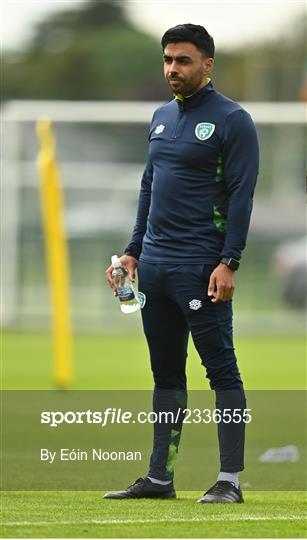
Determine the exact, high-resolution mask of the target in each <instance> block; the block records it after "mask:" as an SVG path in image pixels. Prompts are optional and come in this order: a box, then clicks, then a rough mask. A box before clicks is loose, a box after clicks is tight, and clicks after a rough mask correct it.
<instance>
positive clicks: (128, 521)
mask: <svg viewBox="0 0 307 540" xmlns="http://www.w3.org/2000/svg"><path fill="white" fill-rule="evenodd" d="M302 519H303V516H295V515H289V516H285V515H281V516H278V515H277V516H271V517H268V516H234V515H232V514H229V515H227V514H225V515H223V516H221V515H217V516H204V517H195V518H186V519H185V518H178V519H172V518H170V519H168V518H165V519H92V520H84V521H56V522H54V521H6V522H5V521H4V522H2V525H3V526H16V527H18V526H22V525H29V526H33V525H37V526H48V525H53V526H54V525H137V524H143V523H144V524H146V523H170V522H173V523H178V522H180V523H192V522H200V523H201V522H205V521H301V520H302Z"/></svg>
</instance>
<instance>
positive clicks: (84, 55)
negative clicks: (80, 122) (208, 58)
mask: <svg viewBox="0 0 307 540" xmlns="http://www.w3.org/2000/svg"><path fill="white" fill-rule="evenodd" d="M305 26H306V25H305V22H304V20H303V19H298V20H297V21H296V24H295V28H293V33H289V34H288V35H286V36H284V35H282V36H280V37H279V38H278V39H277V40H275V41H273V40H272V41H270V42H265V43H263V42H261V41H260V40H259V42H255V44H254V45H253V46H244V47H242V48H240V49H236V50H218V51H217V55H216V67H215V69H214V73H213V78H214V82H215V85H216V87H217V88H219V89H220V90H221V91H222V92H223V93H225V94H226V95H229V96H230V97H231V98H233V99H237V100H246V101H248V100H250V101H270V100H272V101H296V100H297V99H300V98H301V97H302V96H303V93H304V43H305V30H306V28H305ZM161 31H162V29H161ZM2 73H3V84H2V99H4V100H7V99H12V98H15V99H16V98H18V99H69V100H101V99H109V100H110V99H115V100H116V99H121V100H122V99H128V100H164V99H165V100H166V99H169V90H168V88H167V86H166V85H165V83H164V81H163V77H162V65H161V47H160V44H159V40H158V39H155V38H154V37H152V36H149V35H147V34H146V33H145V32H141V31H139V30H137V29H136V28H134V27H133V25H132V23H131V22H129V20H128V17H127V12H126V5H125V2H112V1H108V0H107V1H104V2H101V1H100V0H89V1H88V2H86V3H84V4H83V5H81V6H80V8H79V9H78V10H77V9H76V8H74V9H67V10H66V11H64V12H63V11H62V12H61V13H59V14H55V15H54V14H53V15H49V16H48V18H47V19H46V20H44V21H43V22H41V23H40V24H38V25H37V27H36V31H35V33H34V36H33V38H32V40H31V42H29V44H28V45H27V46H26V47H25V48H24V49H23V50H22V51H21V50H20V51H6V52H4V54H3V60H2Z"/></svg>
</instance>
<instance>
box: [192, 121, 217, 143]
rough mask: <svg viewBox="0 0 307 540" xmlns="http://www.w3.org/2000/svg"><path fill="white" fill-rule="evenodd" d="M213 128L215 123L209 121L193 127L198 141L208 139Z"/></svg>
mask: <svg viewBox="0 0 307 540" xmlns="http://www.w3.org/2000/svg"><path fill="white" fill-rule="evenodd" d="M214 130H215V125H214V124H211V123H210V122H201V123H200V124H197V125H196V127H195V135H196V137H197V138H198V139H199V140H200V141H205V140H206V139H209V138H210V137H211V135H212V134H213V132H214Z"/></svg>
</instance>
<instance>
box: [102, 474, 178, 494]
mask: <svg viewBox="0 0 307 540" xmlns="http://www.w3.org/2000/svg"><path fill="white" fill-rule="evenodd" d="M103 498H104V499H175V498H176V492H175V490H174V485H173V482H171V483H170V484H167V485H161V484H154V483H153V482H151V481H150V480H149V478H147V476H146V477H145V478H138V479H137V480H136V481H135V482H134V484H132V485H131V486H129V487H127V489H125V490H124V491H111V492H110V493H106V494H105V495H104V497H103Z"/></svg>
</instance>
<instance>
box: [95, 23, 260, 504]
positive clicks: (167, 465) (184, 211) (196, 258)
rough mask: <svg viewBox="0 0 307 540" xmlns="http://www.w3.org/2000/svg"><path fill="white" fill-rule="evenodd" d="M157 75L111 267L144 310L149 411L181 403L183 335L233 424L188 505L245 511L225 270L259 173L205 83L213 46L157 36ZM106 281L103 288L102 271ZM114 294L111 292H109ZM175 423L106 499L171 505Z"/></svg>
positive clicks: (249, 142) (236, 127) (243, 119)
mask: <svg viewBox="0 0 307 540" xmlns="http://www.w3.org/2000/svg"><path fill="white" fill-rule="evenodd" d="M161 43H162V49H163V59H164V75H165V79H166V81H167V83H168V84H169V86H170V88H171V90H172V91H173V93H174V99H173V100H172V101H170V102H169V103H167V104H166V105H163V106H162V107H160V108H159V109H157V110H156V111H155V113H154V115H153V119H152V123H151V126H150V132H149V158H148V162H147V166H146V168H145V172H144V175H143V178H142V184H141V190H140V195H139V203H138V210H137V217H136V223H135V227H134V230H133V234H132V238H131V242H130V243H129V245H128V247H127V248H126V250H125V252H124V253H125V254H124V255H123V256H122V257H121V262H122V265H123V266H124V267H126V268H127V270H128V272H129V275H130V277H131V279H132V280H134V276H135V269H136V267H138V279H139V289H140V291H142V292H143V293H145V295H146V298H147V300H146V305H145V307H144V309H143V310H142V320H143V327H144V332H145V335H146V338H147V342H148V346H149V351H150V359H151V367H152V371H153V376H154V381H155V388H154V398H153V407H154V410H155V411H157V412H158V411H173V412H174V418H176V414H175V413H176V411H178V409H180V411H182V410H183V409H184V408H185V405H186V396H187V392H186V375H185V364H186V357H187V343H188V335H189V333H191V335H192V338H193V341H194V344H195V346H196V349H197V351H198V353H199V355H200V357H201V360H202V363H203V365H204V366H205V368H206V372H207V378H209V380H210V386H211V388H212V389H214V390H215V393H216V408H217V409H220V410H221V411H222V412H223V411H224V409H228V410H229V409H230V410H231V411H232V412H233V411H234V409H239V410H240V411H241V415H242V421H240V422H239V423H235V422H233V421H231V422H230V423H226V422H220V423H219V424H218V440H219V449H220V462H221V470H220V472H219V474H218V477H217V482H216V484H214V486H212V488H210V489H209V490H208V491H207V492H206V493H205V494H204V496H203V497H202V498H201V499H200V500H199V501H198V502H201V503H211V502H237V503H240V502H243V497H242V492H241V490H240V486H239V480H238V473H239V471H242V470H243V468H244V464H243V454H244V427H245V423H244V421H243V415H244V409H245V408H246V402H245V395H244V390H243V383H242V380H241V377H240V373H239V370H238V367H237V362H236V357H235V353H234V347H233V338H232V303H231V298H232V296H233V292H234V288H235V271H236V270H237V269H238V267H239V261H240V258H241V252H242V250H243V249H244V247H245V241H246V236H247V232H248V227H249V221H250V214H251V209H252V201H253V193H254V188H255V184H256V179H257V174H258V143H257V136H256V132H255V128H254V124H253V122H252V120H251V118H250V116H249V114H248V113H247V112H246V111H245V110H244V109H242V107H240V106H239V105H238V104H237V103H235V102H233V101H231V100H230V99H228V98H227V97H225V96H223V95H222V94H220V93H218V92H216V91H215V90H214V88H213V86H212V83H211V82H210V79H209V78H208V75H209V73H210V71H211V69H212V67H213V64H214V60H213V58H214V41H213V39H212V37H211V36H210V35H209V34H208V32H207V31H206V30H205V28H203V27H202V26H198V25H193V24H182V25H178V26H175V27H174V28H171V29H169V30H168V31H167V32H166V33H165V34H164V36H163V37H162V41H161ZM106 277H107V280H108V282H109V284H110V285H111V287H112V288H113V289H115V284H114V281H113V280H112V266H111V267H109V268H108V269H107V271H106ZM115 294H116V291H115ZM182 422H183V414H180V415H179V417H178V420H177V423H173V424H159V423H156V424H155V426H154V445H153V451H152V455H151V460H150V467H149V472H148V475H147V476H146V477H145V478H140V479H138V480H137V481H136V482H135V483H134V484H132V486H129V487H128V488H127V489H125V490H124V491H121V492H111V493H107V494H106V495H105V497H106V498H112V499H122V498H141V497H155V498H157V497H161V498H168V497H169V498H172V497H175V496H176V495H175V490H174V486H173V474H174V459H173V458H174V448H175V449H176V452H177V450H178V445H179V440H180V434H181V428H182Z"/></svg>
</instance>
